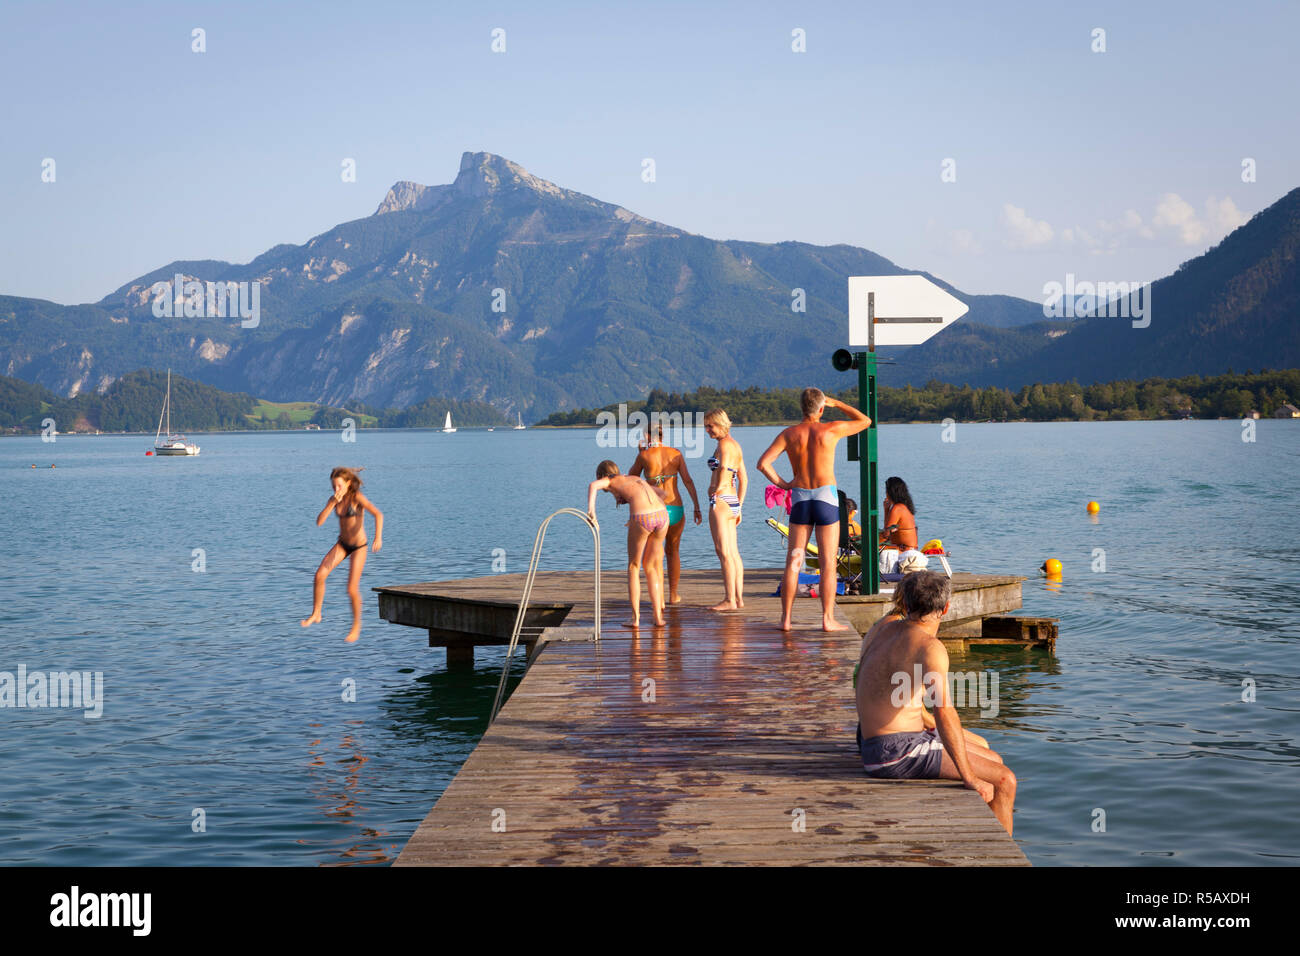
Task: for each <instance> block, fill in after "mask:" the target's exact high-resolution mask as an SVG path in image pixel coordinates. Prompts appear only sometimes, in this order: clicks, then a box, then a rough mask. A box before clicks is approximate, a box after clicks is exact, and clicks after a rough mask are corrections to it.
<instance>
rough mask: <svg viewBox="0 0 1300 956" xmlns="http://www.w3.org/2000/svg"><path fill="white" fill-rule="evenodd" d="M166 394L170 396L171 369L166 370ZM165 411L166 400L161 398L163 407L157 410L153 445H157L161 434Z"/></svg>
mask: <svg viewBox="0 0 1300 956" xmlns="http://www.w3.org/2000/svg"><path fill="white" fill-rule="evenodd" d="M167 393H168V394H169V395H170V394H171V369H168V370H167ZM166 411H167V399H166V397H164V398H163V407H162V408H160V409H159V410H158V430H157V431H156V432H154V435H153V443H154V444H155V445H157V444H158V436H160V435H161V434H162V423H163V415H164V414H165V413H166Z"/></svg>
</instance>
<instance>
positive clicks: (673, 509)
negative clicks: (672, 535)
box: [664, 505, 686, 528]
mask: <svg viewBox="0 0 1300 956" xmlns="http://www.w3.org/2000/svg"><path fill="white" fill-rule="evenodd" d="M664 507H665V508H667V509H668V527H670V528H671V527H672V526H673V525H675V524H681V523H682V522H683V521H685V520H686V510H685V509H684V508H683V507H682V506H681V505H665V506H664Z"/></svg>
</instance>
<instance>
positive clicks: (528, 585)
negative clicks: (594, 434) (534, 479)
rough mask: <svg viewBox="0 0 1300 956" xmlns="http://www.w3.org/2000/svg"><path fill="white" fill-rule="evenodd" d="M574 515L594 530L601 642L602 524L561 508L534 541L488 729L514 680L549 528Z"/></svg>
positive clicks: (584, 513) (580, 512)
mask: <svg viewBox="0 0 1300 956" xmlns="http://www.w3.org/2000/svg"><path fill="white" fill-rule="evenodd" d="M565 514H568V515H574V516H575V517H577V518H580V519H582V522H583V524H585V525H586V526H587V527H588V528H590V529H591V537H592V541H593V544H594V546H595V554H596V567H595V573H594V578H593V587H592V590H593V592H594V596H595V602H596V603H595V606H596V623H595V638H596V640H597V641H599V640H600V525H598V524H597V523H596V522H595V521H593V520H592V518H591V516H590V515H589V514H587V512H585V511H579V510H578V509H577V508H561V509H560V510H559V511H553V512H551V513H550V514H549V515H547V516H546V519H545V520H544V521H543V522H542V523H541V525H540V526H539V527H538V529H537V539H536V540H535V541H534V542H533V556H532V558H531V560H529V562H528V576H527V577H526V578H525V579H524V593H523V596H522V597H520V599H519V611H518V613H517V614H516V615H515V626H514V628H513V629H512V630H511V632H510V646H509V647H507V648H506V661H505V666H504V667H502V668H501V682H500V683H499V684H497V696H496V699H495V700H494V701H493V702H492V714H491V716H490V717H488V726H489V727H490V726H491V725H492V722H493V721H494V720H496V719H497V714H498V713H499V712H500V711H501V699H502V698H503V697H504V696H505V692H506V681H507V680H508V679H509V677H510V661H511V659H512V658H513V657H514V653H515V648H517V647H518V646H519V634H520V632H521V631H522V630H523V627H524V617H525V616H526V615H527V614H528V601H529V599H530V598H531V597H532V594H533V581H534V580H535V579H536V577H537V562H538V561H539V560H540V559H541V556H542V542H544V541H545V540H546V529H547V527H549V526H550V523H551V519H552V518H556V517H558V516H560V515H565Z"/></svg>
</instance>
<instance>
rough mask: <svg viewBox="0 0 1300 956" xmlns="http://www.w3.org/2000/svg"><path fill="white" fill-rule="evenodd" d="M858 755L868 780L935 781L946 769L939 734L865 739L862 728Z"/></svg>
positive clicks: (910, 733)
mask: <svg viewBox="0 0 1300 956" xmlns="http://www.w3.org/2000/svg"><path fill="white" fill-rule="evenodd" d="M858 753H859V755H861V757H862V769H863V770H865V771H866V772H867V776H868V777H878V778H881V779H888V780H934V779H936V778H937V777H938V776H939V769H940V768H941V767H942V766H943V743H942V741H940V740H939V733H938V731H936V730H921V731H917V732H915V733H913V732H910V731H904V732H903V733H901V734H881V735H880V736H879V737H869V738H867V739H865V740H864V739H863V738H862V728H861V727H859V728H858Z"/></svg>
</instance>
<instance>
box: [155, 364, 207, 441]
mask: <svg viewBox="0 0 1300 956" xmlns="http://www.w3.org/2000/svg"><path fill="white" fill-rule="evenodd" d="M164 415H165V416H167V437H166V439H163V437H162V426H163V416H164ZM153 453H154V454H155V455H197V454H198V453H199V446H198V445H196V444H194V443H193V442H188V441H186V440H185V436H184V435H173V434H172V370H171V369H168V370H167V397H166V398H164V399H163V407H162V412H160V413H159V415H158V431H157V432H156V433H155V434H154V436H153Z"/></svg>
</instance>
